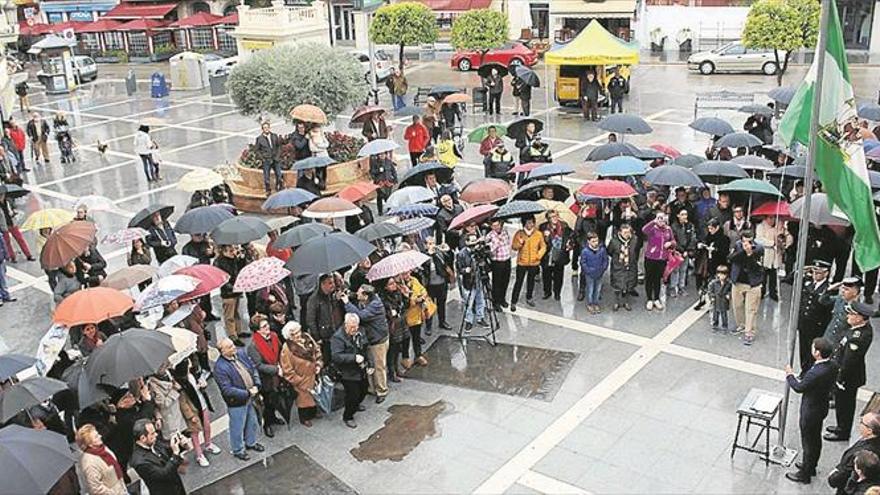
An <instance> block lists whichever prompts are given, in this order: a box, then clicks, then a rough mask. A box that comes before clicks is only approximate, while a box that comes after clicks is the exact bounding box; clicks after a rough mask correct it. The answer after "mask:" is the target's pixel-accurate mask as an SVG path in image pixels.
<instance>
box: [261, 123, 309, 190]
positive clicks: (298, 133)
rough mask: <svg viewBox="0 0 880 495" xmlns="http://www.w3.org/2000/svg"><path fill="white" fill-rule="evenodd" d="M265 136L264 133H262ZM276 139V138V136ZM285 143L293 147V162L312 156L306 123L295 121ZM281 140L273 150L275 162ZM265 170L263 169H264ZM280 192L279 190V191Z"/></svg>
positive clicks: (279, 151)
mask: <svg viewBox="0 0 880 495" xmlns="http://www.w3.org/2000/svg"><path fill="white" fill-rule="evenodd" d="M267 123H268V122H264V123H263V124H264V125H265V124H267ZM263 132H264V134H265V131H263ZM276 137H277V136H276ZM287 142H288V143H290V144H292V145H293V160H294V161H299V160H304V159H306V158H308V157H310V156H312V150H311V149H309V137H308V132H307V131H306V123H305V122H302V121H295V122H294V126H293V132H291V133H290V134H289V135H288V136H287ZM281 146H282V143H281V140H280V139H279V141H278V144H277V149H274V148H273V151H274V152H276V153H277V154H276V155H275V160H276V161H277V159H278V154H280V153H281ZM264 170H265V169H264ZM279 191H280V189H279Z"/></svg>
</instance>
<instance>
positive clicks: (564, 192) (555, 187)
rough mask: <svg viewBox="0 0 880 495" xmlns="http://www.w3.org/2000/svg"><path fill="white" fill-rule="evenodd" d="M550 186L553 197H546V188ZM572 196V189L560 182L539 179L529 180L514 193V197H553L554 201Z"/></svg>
mask: <svg viewBox="0 0 880 495" xmlns="http://www.w3.org/2000/svg"><path fill="white" fill-rule="evenodd" d="M546 188H550V189H551V190H552V191H553V198H544V189H546ZM570 196H571V191H569V190H568V188H567V187H565V186H564V185H562V184H560V183H559V182H553V181H549V180H547V181H538V182H529V183H528V184H526V185H524V186H523V187H521V188H519V189H518V190H517V191H516V192H515V193H514V194H513V199H525V200H532V201H535V200H538V199H542V198H543V199H552V200H553V201H565V200H566V199H568V198H569V197H570Z"/></svg>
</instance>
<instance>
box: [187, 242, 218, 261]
mask: <svg viewBox="0 0 880 495" xmlns="http://www.w3.org/2000/svg"><path fill="white" fill-rule="evenodd" d="M208 246H209V243H208V241H202V242H196V241H189V242H187V243H186V244H184V245H183V249H182V250H181V253H182V254H185V255H187V256H192V257H193V258H196V259H197V260H199V263H200V264H202V265H210V264H211V260H212V259H214V255H213V254H211V255H209V254H208V253H207V251H208Z"/></svg>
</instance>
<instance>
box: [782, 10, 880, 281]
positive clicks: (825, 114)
mask: <svg viewBox="0 0 880 495" xmlns="http://www.w3.org/2000/svg"><path fill="white" fill-rule="evenodd" d="M830 10H831V12H829V13H828V16H827V17H828V23H829V25H828V29H827V30H826V31H823V33H827V36H828V42H827V47H826V50H825V53H824V57H825V67H824V70H823V72H824V74H822V76H821V77H822V94H821V95H819V96H820V103H819V133H818V135H817V136H816V149H815V150H814V151H815V153H816V174H817V175H818V177H819V179H820V180H821V181H822V185H823V188H824V190H825V192H826V193H827V194H828V199H829V200H830V201H831V203H832V204H833V205H834V206H835V207H836V208H839V209H840V210H842V211H843V212H844V213H845V214H846V216H847V217H848V218H849V220H850V222H852V225H853V227H854V228H855V239H854V240H853V247H854V250H855V260H856V262H858V264H859V267H860V268H861V269H862V271H867V270H871V269H873V268H877V267H878V266H880V229H878V227H877V221H876V219H875V216H874V202H873V198H872V197H871V181H870V180H869V178H868V168H867V166H866V165H865V151H864V148H863V147H862V138H861V137H859V132H858V124H859V119H858V116H857V115H856V102H855V98H854V97H853V89H852V84H851V83H850V77H849V68H848V67H847V63H846V50H845V49H844V44H843V33H842V32H841V29H840V18H839V17H838V15H837V6H836V2H835V1H832V2H831V8H830ZM820 36H821V35H820ZM818 61H819V54H817V56H816V60H814V61H813V66H812V67H811V68H810V71H809V72H808V73H807V76H806V78H805V79H804V81H803V82H802V83H801V85H800V87H799V88H798V90H797V93H795V96H794V98H793V99H792V101H791V104H790V105H789V107H788V110H786V112H785V116H784V117H783V119H782V122H780V124H779V134H780V135H781V136H782V139H783V140H784V141H785V142H786V143H788V144H791V143H792V142H793V141H797V142H799V143H801V144H804V145H806V146H809V144H810V118H811V117H812V115H811V114H812V103H813V98H814V97H815V96H816V95H815V94H814V93H815V87H816V81H817V78H818V77H820V76H819V74H818V72H819V68H818Z"/></svg>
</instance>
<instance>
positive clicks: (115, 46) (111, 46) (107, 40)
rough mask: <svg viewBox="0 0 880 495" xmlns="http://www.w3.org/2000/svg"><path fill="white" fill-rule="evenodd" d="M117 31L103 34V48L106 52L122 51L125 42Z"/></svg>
mask: <svg viewBox="0 0 880 495" xmlns="http://www.w3.org/2000/svg"><path fill="white" fill-rule="evenodd" d="M122 36H123V35H122V33H120V32H119V31H110V32H108V33H104V46H105V48H106V49H107V50H122V49H124V48H125V44H124V43H125V42H124V41H123V38H122Z"/></svg>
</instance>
